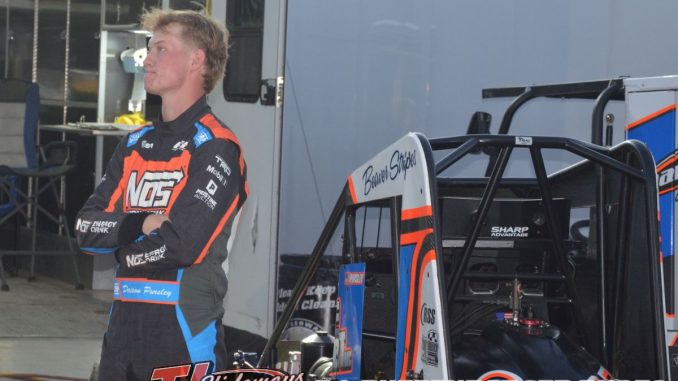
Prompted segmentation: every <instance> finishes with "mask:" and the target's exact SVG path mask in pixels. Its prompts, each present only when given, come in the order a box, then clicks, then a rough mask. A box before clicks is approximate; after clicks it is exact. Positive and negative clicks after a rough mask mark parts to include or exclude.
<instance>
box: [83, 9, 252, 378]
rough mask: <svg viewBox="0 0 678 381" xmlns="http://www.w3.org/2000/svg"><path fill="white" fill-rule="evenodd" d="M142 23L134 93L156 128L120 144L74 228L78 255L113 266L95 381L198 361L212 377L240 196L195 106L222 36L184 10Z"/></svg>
mask: <svg viewBox="0 0 678 381" xmlns="http://www.w3.org/2000/svg"><path fill="white" fill-rule="evenodd" d="M142 24H143V26H144V28H145V29H147V30H149V31H152V32H153V36H152V37H151V39H150V41H149V44H148V56H147V57H146V60H145V62H144V68H145V70H146V75H145V79H144V85H145V88H146V91H148V92H149V93H152V94H157V95H159V96H160V97H161V98H162V117H161V120H160V121H157V122H154V123H153V124H151V125H147V126H145V127H143V128H141V129H139V130H137V131H135V132H133V133H131V134H129V135H128V136H127V137H126V138H125V139H123V140H122V142H121V143H120V145H119V146H118V148H117V149H116V151H115V153H114V155H113V157H112V159H111V161H110V162H109V164H108V167H107V170H106V175H105V176H104V179H103V180H102V182H101V184H100V185H99V186H98V187H97V189H96V191H95V193H94V194H93V195H92V196H91V197H90V198H89V199H88V200H87V203H86V204H85V206H84V207H83V208H82V210H81V211H80V213H79V214H78V220H77V223H76V231H77V238H78V243H79V245H80V248H81V250H82V251H84V252H86V253H90V254H93V255H100V254H114V255H115V256H116V258H117V260H118V268H117V272H116V279H115V284H114V293H113V298H114V302H113V306H112V309H111V315H110V320H109V325H108V330H107V332H106V335H105V336H104V343H103V348H102V353H101V362H100V365H99V380H149V379H150V376H151V372H152V370H153V368H154V367H164V366H171V365H180V364H188V363H196V362H205V361H212V362H213V363H214V364H215V370H222V369H224V367H225V366H226V364H227V359H226V358H225V354H226V350H225V347H224V339H223V326H222V323H221V318H222V315H223V307H222V300H223V298H224V295H225V293H226V287H227V282H226V276H225V274H224V271H223V269H222V266H221V265H222V262H223V261H224V260H225V258H226V255H227V254H228V250H229V249H230V247H231V243H232V238H233V234H234V229H235V225H236V223H237V216H238V213H239V211H240V208H241V206H242V204H243V202H244V201H245V198H246V197H247V192H248V190H247V181H246V168H245V162H244V160H243V156H242V152H241V149H240V145H239V143H238V140H237V139H236V137H235V135H234V134H233V133H232V132H231V131H230V130H229V129H228V128H227V127H225V126H224V125H223V124H222V123H221V122H220V121H219V120H217V118H216V117H215V116H214V115H213V114H212V112H211V110H210V107H209V106H208V105H207V102H206V94H207V93H209V92H210V91H211V90H212V89H213V88H214V86H215V84H216V82H217V81H219V80H220V79H221V77H222V76H223V73H224V69H225V64H226V59H227V42H226V41H227V40H228V32H227V31H226V30H225V28H224V27H223V26H221V25H219V24H218V23H216V22H214V21H213V20H211V19H209V18H207V17H205V16H203V15H201V14H198V13H195V12H189V11H161V10H153V11H151V12H149V13H146V14H145V15H144V16H143V20H142Z"/></svg>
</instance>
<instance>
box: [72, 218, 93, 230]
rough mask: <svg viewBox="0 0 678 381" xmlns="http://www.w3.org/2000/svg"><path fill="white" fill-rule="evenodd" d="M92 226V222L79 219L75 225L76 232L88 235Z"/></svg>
mask: <svg viewBox="0 0 678 381" xmlns="http://www.w3.org/2000/svg"><path fill="white" fill-rule="evenodd" d="M91 224H92V221H87V220H83V219H82V218H78V222H77V223H76V224H75V230H77V231H79V232H81V233H87V231H88V230H89V226H90V225H91Z"/></svg>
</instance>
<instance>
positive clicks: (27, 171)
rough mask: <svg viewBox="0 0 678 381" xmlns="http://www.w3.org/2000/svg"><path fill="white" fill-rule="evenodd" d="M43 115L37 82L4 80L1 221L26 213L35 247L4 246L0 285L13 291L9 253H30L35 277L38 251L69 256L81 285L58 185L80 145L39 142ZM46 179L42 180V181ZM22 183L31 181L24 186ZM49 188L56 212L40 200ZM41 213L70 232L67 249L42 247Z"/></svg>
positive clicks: (0, 82)
mask: <svg viewBox="0 0 678 381" xmlns="http://www.w3.org/2000/svg"><path fill="white" fill-rule="evenodd" d="M39 113H40V93H39V87H38V85H37V84H35V83H31V82H26V81H22V80H16V79H0V193H4V194H5V195H4V197H3V200H7V201H6V202H5V203H4V204H0V225H2V224H3V223H5V222H6V221H8V220H10V219H11V218H12V217H15V216H21V217H23V219H24V220H25V221H26V223H27V226H29V227H30V229H31V245H30V249H21V250H17V249H16V248H15V249H13V250H4V249H2V250H0V288H1V289H2V290H3V291H8V290H9V286H8V285H7V281H6V277H5V269H4V267H3V264H2V257H3V256H4V255H29V256H31V266H30V278H29V279H34V277H35V256H36V255H70V256H71V257H72V260H73V269H74V270H75V278H76V288H77V289H82V288H83V286H82V283H81V280H80V273H79V271H78V266H77V260H76V255H78V251H77V250H76V248H75V244H74V243H73V238H72V237H73V236H72V235H71V229H70V224H69V223H68V221H67V219H66V214H65V210H64V205H63V203H62V202H61V200H60V197H59V193H58V192H57V187H56V183H57V182H59V181H60V179H61V177H62V176H65V175H66V174H68V173H70V172H71V171H73V169H75V155H76V151H77V150H76V148H77V146H76V145H75V143H74V142H70V141H65V142H51V143H48V144H46V145H45V146H43V147H39V146H38V145H37V144H36V141H37V140H36V137H37V134H38V126H39ZM41 182H42V184H41ZM20 183H27V184H28V186H27V187H26V188H25V190H24V189H23V187H22V186H21V184H20ZM47 191H50V192H51V195H52V197H54V205H55V206H56V209H57V210H56V214H54V212H51V211H50V210H48V209H47V208H45V207H44V206H42V205H40V204H39V202H38V200H39V198H40V196H41V195H42V194H43V193H45V192H47ZM38 214H42V215H43V216H45V217H47V218H48V219H49V220H51V221H52V222H54V223H55V224H56V225H57V226H58V227H59V229H60V231H61V229H63V232H64V233H65V236H66V241H67V243H68V250H46V249H39V248H38V245H37V238H38Z"/></svg>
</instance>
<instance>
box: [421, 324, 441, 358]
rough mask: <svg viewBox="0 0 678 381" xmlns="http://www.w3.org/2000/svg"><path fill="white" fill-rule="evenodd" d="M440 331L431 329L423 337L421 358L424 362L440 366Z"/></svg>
mask: <svg viewBox="0 0 678 381" xmlns="http://www.w3.org/2000/svg"><path fill="white" fill-rule="evenodd" d="M438 340H439V337H438V331H436V330H435V329H431V330H429V331H428V332H427V333H426V335H423V336H422V337H421V359H422V361H423V362H424V364H427V365H430V366H438Z"/></svg>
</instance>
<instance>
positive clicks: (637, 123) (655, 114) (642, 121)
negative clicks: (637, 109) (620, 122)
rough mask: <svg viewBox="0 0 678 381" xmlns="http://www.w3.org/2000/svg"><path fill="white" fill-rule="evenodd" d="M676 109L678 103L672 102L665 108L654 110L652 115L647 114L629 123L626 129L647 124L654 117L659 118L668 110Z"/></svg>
mask: <svg viewBox="0 0 678 381" xmlns="http://www.w3.org/2000/svg"><path fill="white" fill-rule="evenodd" d="M675 109H676V104H675V103H674V104H672V105H668V106H666V107H664V108H661V109H659V110H657V111H655V112H653V113H652V114H650V115H646V116H644V117H642V118H640V119H638V120H636V121H635V122H633V123H629V124H628V125H627V126H626V128H625V130H626V131H628V130H631V129H633V128H636V127H638V126H640V125H641V124H645V123H647V122H649V121H651V120H652V119H655V118H658V117H660V116H662V115H664V114H666V113H667V112H670V111H673V110H675Z"/></svg>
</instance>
